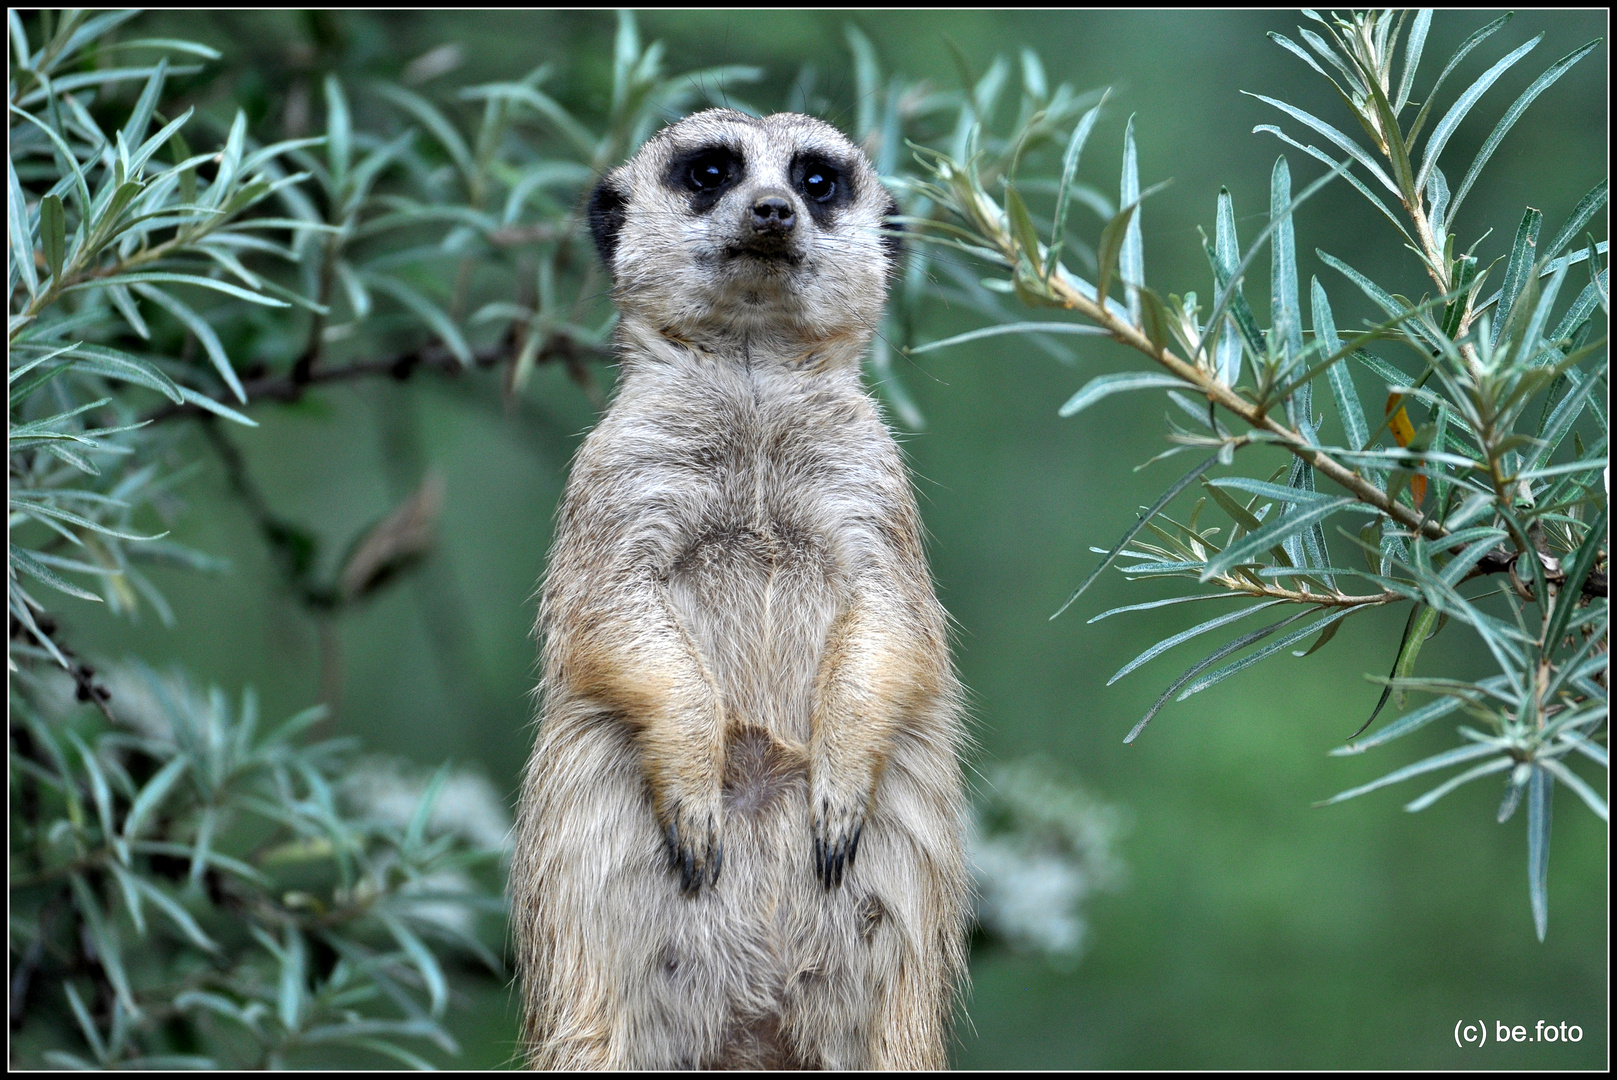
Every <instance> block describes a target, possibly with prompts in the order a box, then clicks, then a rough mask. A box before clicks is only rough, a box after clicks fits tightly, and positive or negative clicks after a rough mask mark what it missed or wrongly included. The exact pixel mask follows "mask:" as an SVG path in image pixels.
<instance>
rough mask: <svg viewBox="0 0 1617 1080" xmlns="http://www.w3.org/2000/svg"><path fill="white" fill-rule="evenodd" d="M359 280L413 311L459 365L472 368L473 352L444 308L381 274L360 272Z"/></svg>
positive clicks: (401, 283) (398, 281) (395, 279)
mask: <svg viewBox="0 0 1617 1080" xmlns="http://www.w3.org/2000/svg"><path fill="white" fill-rule="evenodd" d="M360 277H361V279H362V280H363V281H364V282H365V284H366V285H368V286H370V287H371V288H372V289H377V290H380V291H381V292H385V293H387V294H388V295H389V296H391V297H393V299H395V300H397V301H398V302H399V303H401V304H403V305H404V306H405V307H407V308H409V309H410V310H411V311H413V312H414V313H415V314H416V316H417V317H418V318H420V319H421V321H422V322H424V323H426V324H427V325H428V326H430V327H431V328H432V331H433V333H435V334H437V335H438V337H439V339H440V340H442V341H443V343H444V345H445V346H447V347H448V349H449V351H450V352H451V353H453V354H454V357H455V359H456V360H459V361H460V363H461V366H463V367H471V366H472V350H471V347H470V346H469V345H467V344H466V339H465V337H463V336H462V335H461V332H460V330H459V328H457V327H456V326H455V323H454V321H453V320H452V319H450V317H449V315H448V314H447V313H446V312H445V311H444V309H443V308H441V307H439V306H438V305H437V304H435V303H433V302H432V301H431V300H428V299H427V298H426V297H425V296H422V295H421V294H420V293H419V292H417V291H416V290H414V289H412V288H411V287H410V286H408V285H406V284H404V282H402V281H400V280H399V279H398V278H392V277H384V276H382V275H380V274H369V273H362V274H361V275H360Z"/></svg>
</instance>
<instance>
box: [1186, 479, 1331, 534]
mask: <svg viewBox="0 0 1617 1080" xmlns="http://www.w3.org/2000/svg"><path fill="white" fill-rule="evenodd" d="M1204 482H1205V483H1206V485H1207V486H1208V487H1210V488H1233V489H1234V490H1236V491H1245V492H1248V493H1249V494H1252V495H1261V496H1262V497H1264V498H1266V499H1274V500H1275V501H1277V502H1280V503H1291V504H1295V505H1299V506H1300V505H1302V504H1304V503H1318V502H1328V501H1330V499H1331V496H1329V495H1324V494H1321V493H1320V492H1317V491H1313V490H1309V489H1306V488H1297V487H1282V486H1281V485H1279V484H1271V483H1268V482H1266V481H1263V480H1254V479H1253V478H1251V477H1249V476H1225V477H1221V478H1219V479H1217V480H1207V481H1204ZM1254 520H1255V519H1254ZM1243 524H1244V523H1243Z"/></svg>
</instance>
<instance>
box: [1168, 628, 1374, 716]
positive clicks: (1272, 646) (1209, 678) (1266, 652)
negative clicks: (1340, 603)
mask: <svg viewBox="0 0 1617 1080" xmlns="http://www.w3.org/2000/svg"><path fill="white" fill-rule="evenodd" d="M1315 610H1316V611H1317V610H1319V609H1317V608H1316V609H1315ZM1355 610H1356V609H1354V608H1350V607H1347V608H1337V609H1336V610H1335V611H1333V612H1331V613H1330V614H1329V615H1327V616H1325V617H1324V618H1323V619H1320V620H1319V621H1318V622H1313V623H1309V624H1308V625H1307V626H1305V627H1303V628H1302V629H1300V630H1293V631H1292V632H1291V633H1289V634H1287V635H1285V636H1284V637H1279V638H1276V639H1275V640H1273V641H1271V642H1269V643H1268V644H1267V645H1265V646H1263V648H1261V649H1257V650H1254V651H1253V652H1250V653H1248V654H1247V655H1245V656H1243V657H1241V658H1240V659H1239V660H1236V661H1233V662H1232V663H1228V664H1225V665H1224V666H1223V667H1221V668H1219V669H1218V670H1217V671H1209V672H1208V673H1207V674H1206V675H1203V676H1202V677H1201V678H1199V679H1197V680H1196V681H1195V682H1193V683H1191V684H1190V685H1189V686H1187V687H1185V688H1184V689H1183V690H1181V691H1180V692H1179V696H1178V697H1176V698H1175V699H1174V700H1175V701H1184V700H1185V699H1186V698H1188V697H1190V695H1192V694H1199V693H1201V692H1202V691H1203V690H1206V689H1207V688H1208V687H1210V686H1212V685H1214V684H1215V683H1221V682H1223V681H1224V680H1225V679H1227V678H1229V677H1230V676H1231V675H1234V674H1236V673H1237V672H1240V671H1244V670H1245V669H1247V668H1249V667H1251V666H1252V665H1253V664H1256V663H1258V662H1259V661H1261V660H1265V659H1267V658H1268V657H1270V656H1273V655H1274V654H1275V653H1277V652H1280V651H1281V650H1282V649H1286V648H1290V647H1291V646H1292V645H1295V644H1296V643H1297V642H1299V641H1301V640H1303V639H1304V638H1306V637H1308V636H1309V635H1310V634H1313V633H1316V632H1318V631H1324V632H1325V636H1322V640H1328V635H1331V634H1333V633H1334V632H1335V630H1336V626H1337V624H1338V623H1340V622H1341V621H1342V620H1343V619H1345V618H1347V617H1348V616H1349V615H1351V614H1353V612H1354V611H1355Z"/></svg>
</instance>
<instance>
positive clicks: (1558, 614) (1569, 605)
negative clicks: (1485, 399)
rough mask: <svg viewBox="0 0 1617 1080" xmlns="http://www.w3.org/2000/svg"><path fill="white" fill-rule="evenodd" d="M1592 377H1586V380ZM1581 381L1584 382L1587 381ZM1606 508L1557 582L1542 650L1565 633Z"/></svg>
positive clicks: (1599, 542)
mask: <svg viewBox="0 0 1617 1080" xmlns="http://www.w3.org/2000/svg"><path fill="white" fill-rule="evenodd" d="M1594 381H1595V380H1594V379H1590V380H1589V383H1593V382H1594ZM1585 385H1588V384H1587V383H1586V384H1585ZM1607 514H1608V509H1607V508H1606V507H1601V509H1600V514H1599V516H1598V517H1596V518H1595V520H1594V521H1593V522H1592V523H1591V524H1590V526H1589V531H1588V532H1587V533H1585V534H1584V537H1583V543H1582V544H1581V545H1579V547H1578V553H1577V557H1576V558H1575V559H1573V561H1572V565H1571V567H1570V568H1569V569H1568V570H1567V575H1566V583H1565V584H1564V585H1562V586H1561V593H1560V595H1559V596H1557V597H1556V598H1555V607H1554V609H1553V610H1552V611H1551V613H1550V619H1549V622H1548V623H1547V624H1545V627H1544V652H1545V654H1546V655H1549V654H1552V653H1553V652H1554V651H1555V650H1556V649H1557V648H1558V647H1559V645H1560V641H1561V638H1562V636H1563V635H1565V633H1566V627H1567V622H1568V620H1569V619H1570V618H1571V617H1572V612H1573V610H1574V609H1575V608H1576V607H1577V606H1578V604H1579V603H1580V602H1581V601H1582V598H1583V583H1584V582H1585V581H1586V580H1588V577H1589V571H1590V570H1591V569H1593V568H1594V564H1595V559H1596V558H1597V557H1598V555H1599V553H1600V550H1601V549H1602V548H1603V547H1605V546H1606V543H1607V540H1606V519H1607Z"/></svg>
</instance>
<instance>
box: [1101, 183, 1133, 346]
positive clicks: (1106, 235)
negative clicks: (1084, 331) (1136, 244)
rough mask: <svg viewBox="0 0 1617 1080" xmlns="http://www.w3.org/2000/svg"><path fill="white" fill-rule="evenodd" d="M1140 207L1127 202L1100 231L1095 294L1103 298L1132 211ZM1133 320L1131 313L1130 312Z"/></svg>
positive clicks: (1109, 290)
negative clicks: (1098, 265)
mask: <svg viewBox="0 0 1617 1080" xmlns="http://www.w3.org/2000/svg"><path fill="white" fill-rule="evenodd" d="M1139 208H1140V204H1139V203H1137V202H1136V203H1129V204H1128V205H1127V206H1125V207H1123V209H1121V210H1119V211H1118V212H1117V214H1116V216H1115V217H1113V218H1112V220H1111V221H1108V222H1107V223H1106V227H1105V228H1104V229H1102V230H1101V233H1100V245H1099V247H1098V248H1097V253H1096V259H1097V261H1098V262H1099V263H1100V273H1099V274H1098V275H1097V281H1096V284H1095V295H1096V296H1097V297H1100V298H1101V299H1102V300H1104V299H1105V298H1106V296H1107V294H1108V293H1110V292H1111V288H1112V274H1113V273H1114V272H1115V271H1116V270H1117V260H1118V256H1119V255H1120V254H1121V253H1122V250H1123V242H1124V240H1125V239H1126V238H1127V236H1128V227H1129V222H1130V221H1132V220H1133V219H1134V213H1135V211H1137V210H1138V209H1139ZM1130 319H1131V321H1132V320H1133V314H1132V312H1131V313H1130Z"/></svg>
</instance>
